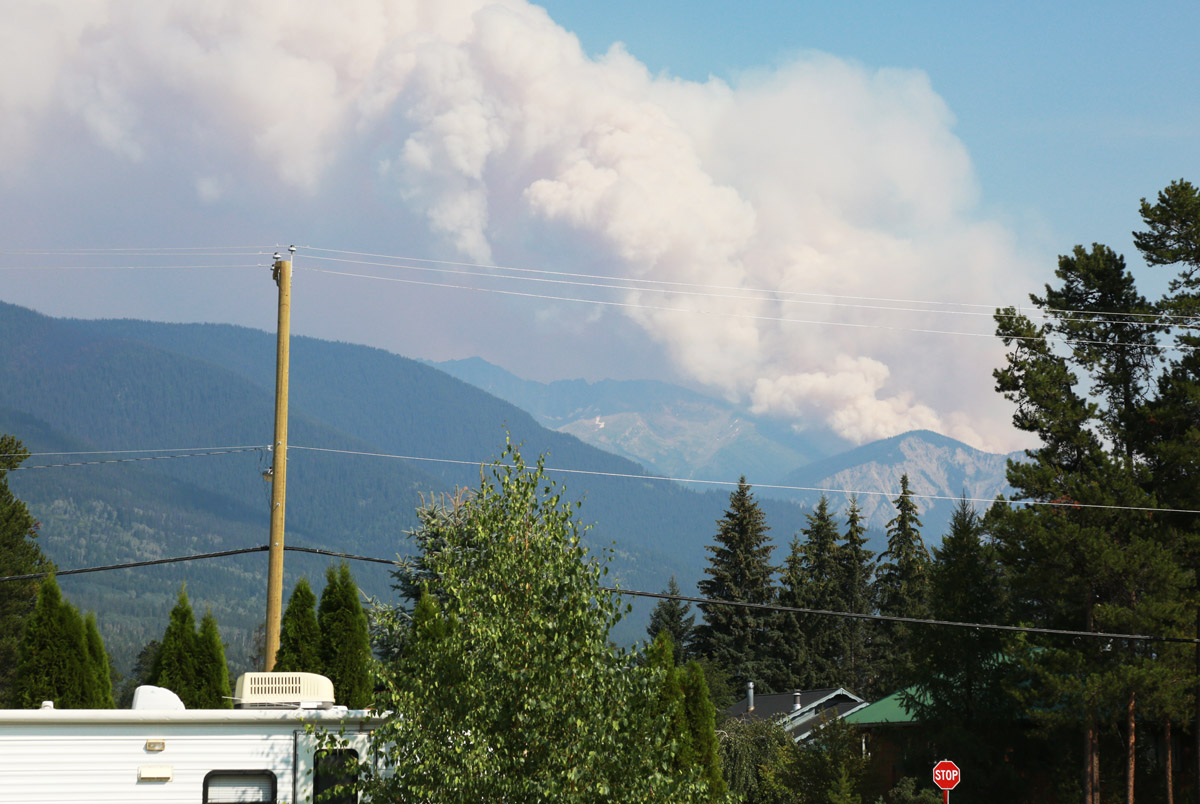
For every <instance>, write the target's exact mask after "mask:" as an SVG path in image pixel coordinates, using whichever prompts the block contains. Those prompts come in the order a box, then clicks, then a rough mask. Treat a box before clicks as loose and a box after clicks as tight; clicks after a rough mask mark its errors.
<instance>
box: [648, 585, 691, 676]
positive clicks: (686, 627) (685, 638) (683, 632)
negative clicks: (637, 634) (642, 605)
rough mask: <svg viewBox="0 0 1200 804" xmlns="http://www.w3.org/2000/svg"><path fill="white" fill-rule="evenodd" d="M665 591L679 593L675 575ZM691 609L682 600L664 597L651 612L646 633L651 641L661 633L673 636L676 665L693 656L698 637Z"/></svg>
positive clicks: (672, 593)
mask: <svg viewBox="0 0 1200 804" xmlns="http://www.w3.org/2000/svg"><path fill="white" fill-rule="evenodd" d="M663 593H664V594H668V595H678V594H679V584H677V583H676V582H675V576H674V575H672V576H671V580H670V581H668V582H667V588H666V589H664V590H663ZM691 610H692V607H691V605H690V604H688V603H685V602H684V601H682V600H672V599H669V598H664V599H663V600H660V601H658V603H657V604H655V606H654V610H653V611H652V612H650V625H649V626H648V627H647V628H646V634H647V636H649V637H650V642H651V643H653V642H654V641H655V639H657V638H658V635H659V634H661V633H665V634H667V635H668V636H670V637H671V644H672V645H673V646H674V651H675V666H676V667H679V666H682V665H683V664H685V663H686V662H687V661H688V660H689V659H690V658H691V653H692V651H691V646H692V642H694V641H695V638H696V615H694V614H692V613H691Z"/></svg>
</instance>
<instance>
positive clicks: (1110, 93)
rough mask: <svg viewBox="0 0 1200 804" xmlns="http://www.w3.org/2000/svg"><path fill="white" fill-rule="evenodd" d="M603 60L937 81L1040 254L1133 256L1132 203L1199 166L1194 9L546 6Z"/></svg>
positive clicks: (630, 2) (710, 3) (998, 205)
mask: <svg viewBox="0 0 1200 804" xmlns="http://www.w3.org/2000/svg"><path fill="white" fill-rule="evenodd" d="M542 5H544V6H545V7H546V8H547V9H548V10H549V11H550V14H551V16H553V17H554V18H555V20H557V21H558V22H560V23H562V24H563V25H565V26H566V27H568V28H570V29H571V30H573V31H575V32H576V34H577V35H578V36H579V37H580V40H581V42H582V44H583V46H584V47H585V48H586V49H587V50H588V51H590V52H592V53H602V52H604V51H605V50H607V49H608V48H609V47H610V46H611V45H612V43H613V42H617V41H619V42H621V43H623V44H624V46H625V47H626V48H627V49H628V50H629V51H630V52H631V53H632V54H634V55H635V56H637V57H638V58H639V59H640V60H641V61H643V62H644V63H645V64H646V65H647V67H649V69H651V70H653V71H655V72H660V71H665V72H667V73H670V74H672V75H676V76H680V77H682V78H688V79H692V80H704V79H705V78H707V77H708V76H709V75H710V74H711V75H716V76H718V77H721V78H724V79H726V80H733V79H736V77H737V76H738V75H740V74H742V73H743V72H745V71H748V70H756V69H761V68H764V67H767V68H769V67H770V66H771V65H774V64H778V63H780V62H783V61H786V60H788V59H789V58H791V57H792V56H794V55H795V54H796V53H798V52H802V51H806V50H818V51H824V52H827V53H831V54H835V55H837V56H840V57H843V58H847V59H853V60H855V61H857V62H860V63H861V64H863V65H865V66H867V67H868V68H871V69H877V68H880V67H905V68H912V69H917V70H921V71H923V72H925V73H927V74H928V75H929V79H930V81H931V83H932V86H933V89H934V90H935V91H936V92H937V93H938V94H939V95H941V96H942V97H943V98H944V99H945V100H946V102H947V104H948V105H949V107H950V109H951V111H952V112H953V113H954V115H955V117H956V119H957V123H956V126H955V132H956V133H957V134H958V136H959V137H960V138H961V139H962V140H963V142H964V143H965V144H966V146H967V148H968V149H969V150H970V153H971V158H972V161H973V162H974V165H975V169H976V172H977V173H978V175H979V181H980V185H981V190H982V195H981V199H980V202H981V206H982V208H983V209H984V210H986V211H988V212H990V213H991V214H995V215H999V216H1001V217H1004V218H1006V219H1008V220H1011V221H1012V222H1013V224H1014V225H1016V226H1018V227H1020V228H1021V231H1022V234H1023V236H1024V237H1025V238H1027V239H1028V242H1029V243H1030V246H1031V248H1035V249H1037V250H1038V251H1040V252H1043V253H1044V250H1046V249H1049V250H1051V251H1059V252H1061V251H1066V250H1068V249H1069V248H1070V246H1071V245H1073V244H1074V243H1084V244H1089V243H1091V242H1094V241H1101V242H1106V243H1109V244H1110V245H1112V247H1113V248H1116V249H1117V250H1119V251H1122V252H1130V253H1128V254H1127V256H1128V257H1135V255H1134V254H1133V253H1132V252H1133V249H1132V245H1131V240H1130V238H1129V232H1130V231H1132V230H1133V229H1134V228H1136V227H1137V226H1138V225H1140V219H1139V218H1138V215H1137V201H1138V199H1140V198H1142V197H1144V196H1151V197H1152V196H1153V195H1154V193H1156V192H1157V191H1158V190H1160V189H1162V188H1163V187H1165V186H1166V185H1167V184H1168V183H1169V182H1170V181H1171V180H1173V179H1177V178H1180V177H1187V178H1189V179H1190V180H1192V181H1195V178H1194V177H1195V176H1196V170H1197V168H1200V47H1197V44H1196V40H1195V34H1196V31H1200V5H1197V4H1195V3H1188V2H1152V3H1144V4H1139V3H1121V2H1086V3H1085V2H1054V3H1042V2H1027V1H1022V2H1005V3H998V2H986V3H958V2H942V3H930V2H914V3H895V2H847V3H811V2H777V1H775V0H763V1H762V2H751V3H744V4H743V3H732V2H722V1H721V0H697V1H696V2H682V1H681V0H660V1H659V2H653V3H641V2H636V0H612V2H607V3H588V2H576V1H575V0H549V2H545V3H543V4H542Z"/></svg>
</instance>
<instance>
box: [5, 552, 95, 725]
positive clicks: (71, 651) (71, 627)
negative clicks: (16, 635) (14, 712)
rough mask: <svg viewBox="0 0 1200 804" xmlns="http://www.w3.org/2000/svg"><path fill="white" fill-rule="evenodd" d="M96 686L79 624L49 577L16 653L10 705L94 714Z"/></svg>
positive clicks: (77, 617) (86, 639) (76, 617)
mask: <svg viewBox="0 0 1200 804" xmlns="http://www.w3.org/2000/svg"><path fill="white" fill-rule="evenodd" d="M103 649H104V648H103V645H101V646H100V650H101V651H103ZM97 684H98V679H97V673H96V672H95V670H94V665H93V662H92V658H91V653H90V652H89V650H88V637H87V630H86V628H85V626H84V622H83V618H82V617H81V616H80V615H79V611H78V610H77V609H76V608H75V607H74V606H72V605H71V604H70V603H69V602H68V601H66V600H64V599H63V597H62V592H60V591H59V588H58V582H57V581H56V580H55V579H54V576H53V575H48V576H46V578H45V579H44V580H43V581H42V585H41V587H40V588H39V590H38V597H37V603H36V605H35V606H34V610H33V614H32V615H31V616H30V617H29V620H28V622H27V623H26V627H25V631H24V633H23V635H22V637H21V643H20V646H19V648H18V650H17V665H16V670H15V673H14V674H13V681H12V688H11V693H10V701H11V705H12V706H13V708H15V709H27V708H31V707H37V706H40V705H41V702H42V701H54V704H55V706H56V707H58V708H59V709H89V708H94V707H95V706H96V702H97V700H98V699H100V698H101V697H102V696H101V695H100V694H99V691H98V688H97Z"/></svg>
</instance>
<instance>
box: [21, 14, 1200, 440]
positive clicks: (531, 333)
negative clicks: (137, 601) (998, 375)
mask: <svg viewBox="0 0 1200 804" xmlns="http://www.w3.org/2000/svg"><path fill="white" fill-rule="evenodd" d="M5 12H6V17H7V20H6V23H5V24H4V25H3V26H2V27H0V54H2V55H0V59H2V60H4V64H3V67H4V70H3V72H2V73H0V232H2V233H3V241H2V242H3V244H4V248H5V249H6V253H4V254H3V255H0V258H2V264H0V267H4V268H7V269H9V270H3V271H0V289H2V290H0V299H3V300H5V301H10V302H14V303H18V304H24V305H28V306H31V307H34V308H35V309H38V310H42V311H44V312H47V313H50V314H54V315H73V316H81V317H126V316H132V317H139V318H150V319H156V320H168V321H213V322H232V323H238V324H246V325H250V326H256V327H260V328H264V329H273V327H274V285H273V283H272V282H271V281H270V276H269V271H268V269H267V268H266V267H265V266H266V265H267V264H268V263H269V262H270V255H271V252H273V251H274V250H275V248H277V247H278V246H285V245H287V244H289V243H295V244H297V245H298V246H300V249H299V251H298V253H297V257H296V268H297V271H296V279H295V298H294V310H293V314H294V318H293V331H294V332H296V333H300V334H311V335H316V336H320V337H325V338H333V339H339V340H347V341H354V342H360V343H368V344H373V345H376V346H381V347H383V348H387V349H389V350H392V351H396V352H399V353H401V354H404V355H407V356H411V357H419V358H432V359H446V358H453V357H466V356H470V355H479V356H482V357H484V358H486V359H488V360H491V361H492V362H495V363H498V364H500V365H502V366H505V367H506V368H509V369H511V370H513V371H515V372H517V373H519V374H521V375H523V376H527V377H531V378H535V379H543V380H547V379H556V378H568V377H581V376H582V377H587V378H589V379H598V378H602V377H617V378H633V377H653V378H665V379H669V380H673V381H677V382H682V383H686V384H689V385H692V386H694V387H699V388H703V389H706V390H708V391H709V392H710V393H714V394H717V395H722V396H725V397H728V398H730V399H737V400H740V401H742V402H744V403H745V404H747V405H749V406H751V407H752V408H753V409H754V410H755V411H757V412H760V413H763V414H766V415H773V416H779V417H783V418H786V419H787V420H789V421H792V422H794V423H796V424H797V425H798V426H804V425H812V424H820V425H822V426H827V427H831V428H833V429H835V430H836V431H837V432H839V433H841V434H842V435H844V436H846V437H848V438H850V439H852V440H859V441H861V440H868V439H873V438H879V437H884V436H888V435H893V434H895V433H898V432H902V431H905V430H908V429H913V428H916V427H927V428H930V429H935V430H939V431H941V432H944V433H946V434H948V435H951V436H955V437H958V438H961V439H963V440H966V441H968V442H970V443H973V444H975V445H978V446H983V447H987V448H991V449H997V450H999V449H1008V448H1012V447H1014V446H1015V445H1016V444H1017V443H1018V441H1017V439H1016V437H1015V434H1014V433H1013V432H1012V430H1011V428H1010V426H1009V424H1008V416H1009V414H1008V411H1007V410H1006V407H1005V405H1004V404H1002V402H1001V401H1000V400H998V399H997V398H996V395H995V393H994V392H993V391H992V380H991V376H990V373H991V369H992V368H993V367H995V366H996V365H997V364H998V363H999V361H1000V360H1001V357H1002V350H1001V349H1000V348H999V347H998V345H997V344H996V343H994V342H993V340H994V339H992V338H991V337H990V336H989V333H990V332H991V329H992V326H991V321H990V319H989V317H988V315H987V314H988V313H989V311H990V310H991V309H992V308H993V307H994V306H996V305H998V304H1010V303H1012V304H1020V303H1022V302H1024V301H1025V294H1026V293H1027V292H1028V291H1029V290H1031V289H1035V288H1037V287H1038V286H1039V284H1040V283H1041V282H1044V281H1047V280H1048V279H1049V278H1050V275H1051V272H1052V270H1053V267H1054V258H1055V255H1056V254H1058V253H1061V252H1065V251H1067V250H1069V249H1070V247H1071V246H1072V245H1074V244H1075V243H1085V244H1086V243H1091V242H1093V241H1101V242H1105V243H1108V244H1109V245H1111V246H1112V247H1113V248H1115V249H1117V250H1118V251H1122V252H1127V253H1128V252H1130V251H1131V248H1132V247H1131V245H1130V236H1129V233H1130V231H1131V230H1132V229H1134V228H1136V227H1137V226H1138V223H1139V221H1138V217H1137V202H1138V199H1139V198H1141V197H1142V196H1153V194H1154V193H1156V192H1157V191H1158V190H1159V189H1161V188H1162V187H1164V186H1165V185H1166V184H1167V183H1168V182H1169V181H1171V180H1172V179H1175V178H1179V177H1186V178H1189V179H1191V180H1193V181H1196V180H1200V177H1198V176H1197V171H1196V170H1195V168H1196V167H1198V165H1197V162H1198V157H1197V154H1198V153H1200V149H1198V148H1197V145H1198V144H1200V89H1198V87H1200V52H1198V49H1197V48H1196V46H1195V43H1194V41H1193V40H1194V33H1195V32H1196V31H1197V30H1200V8H1198V7H1196V6H1195V5H1194V4H1184V3H1177V4H1168V3H1147V4H1141V5H1139V6H1136V7H1134V6H1130V5H1128V4H1117V3H1111V4H1102V3H1086V4H1085V3H1056V4H1044V3H1038V4H1034V3H1014V2H1006V3H994V4H966V3H944V4H930V3H925V4H917V3H905V4H898V3H891V2H887V3H885V2H879V3H840V4H815V3H811V4H802V3H795V2H755V3H739V4H734V3H728V2H715V1H708V2H706V1H704V0H691V1H690V2H686V3H685V2H674V0H672V2H661V1H660V2H655V3H645V2H644V0H643V2H632V0H611V1H610V2H607V3H590V2H589V3H584V2H578V1H573V2H566V1H565V0H556V1H555V2H551V3H549V4H548V5H547V6H544V7H539V6H535V5H531V4H529V3H526V2H523V1H521V0H505V1H504V2H495V3H492V2H486V1H485V0H431V2H423V1H422V0H408V2H400V1H399V0H342V2H338V3H298V2H295V1H294V0H207V1H206V2H204V3H200V2H195V1H194V0H190V1H189V2H172V1H171V0H89V1H88V2H85V1H84V0H58V1H57V2H55V0H17V2H15V3H9V4H7V5H6V9H5ZM618 43H620V44H618ZM104 249H113V250H115V251H104ZM130 249H143V250H145V251H142V252H138V253H131V252H129V251H128V250H130ZM182 249H194V250H191V251H185V250H182ZM30 252H38V253H30ZM46 252H60V253H46ZM259 252H263V253H261V254H260V253H259ZM366 255H384V256H383V257H376V256H366ZM1129 256H1130V257H1131V262H1135V263H1136V259H1134V255H1132V254H1130V255H1129ZM170 266H198V267H188V268H182V267H170ZM479 266H501V267H503V268H504V269H505V270H497V269H495V268H484V267H479ZM368 275H369V276H374V277H382V278H367V277H368ZM1155 288H1157V286H1156V285H1151V286H1148V289H1150V290H1154V289H1155Z"/></svg>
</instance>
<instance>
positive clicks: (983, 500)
mask: <svg viewBox="0 0 1200 804" xmlns="http://www.w3.org/2000/svg"><path fill="white" fill-rule="evenodd" d="M289 448H290V449H293V450H304V451H308V452H324V453H330V454H334V455H353V456H359V457H367V458H386V459H392V460H404V461H416V462H426V463H441V464H451V465H457V466H472V467H474V466H488V465H491V463H492V462H491V461H479V460H462V459H455V458H433V457H429V456H421V455H401V454H397V453H388V452H368V451H366V450H349V449H334V448H332V447H312V446H303V445H296V444H292V445H290V446H289ZM270 451H271V447H270V445H269V444H263V445H260V446H240V447H219V448H212V449H205V448H195V451H191V452H183V453H178V452H176V451H175V450H173V449H163V448H159V449H136V450H89V451H80V452H33V453H29V454H28V455H27V456H26V455H22V454H20V453H7V454H2V455H0V458H9V457H21V458H24V457H37V456H51V455H110V454H124V453H133V452H167V453H172V454H167V455H150V456H141V457H136V458H113V459H109V460H102V461H75V462H70V463H52V464H35V465H22V466H17V467H14V468H12V469H7V470H2V469H0V471H10V472H15V471H20V470H23V469H61V468H66V467H73V466H102V465H107V464H116V463H139V462H144V461H161V460H171V459H174V458H200V457H205V456H209V455H231V454H236V453H242V452H270ZM546 471H548V472H558V473H561V474H574V475H585V476H586V475H591V476H598V477H611V478H617V479H623V480H654V481H659V482H671V483H681V484H692V485H700V486H721V487H726V488H728V487H736V486H737V485H738V482H739V481H735V480H711V479H703V478H692V477H672V476H669V475H639V474H634V473H632V472H604V471H600V470H598V469H573V468H569V467H555V466H548V467H546ZM751 485H752V486H753V487H754V488H756V489H771V490H774V491H803V492H820V493H822V494H844V495H846V496H851V495H861V496H866V497H886V498H889V499H894V498H895V497H898V496H899V495H900V492H898V491H879V490H872V489H846V488H830V487H822V486H796V485H788V484H783V483H753V484H751ZM909 496H910V497H914V498H916V499H920V500H938V501H949V502H958V501H960V500H965V501H966V502H970V503H980V504H984V505H992V504H994V503H995V502H996V499H995V498H991V497H963V496H961V495H960V496H952V495H947V494H921V493H918V492H909ZM1004 502H1005V503H1006V504H1008V505H1026V506H1035V505H1040V506H1049V507H1054V508H1088V509H1100V510H1112V511H1136V512H1144V513H1164V514H1200V509H1193V508H1156V507H1152V506H1133V505H1101V504H1097V503H1081V502H1074V501H1063V502H1059V501H1049V500H1004Z"/></svg>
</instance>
